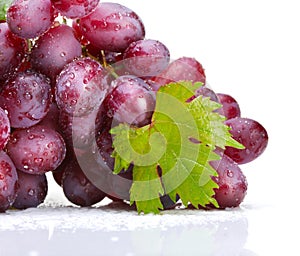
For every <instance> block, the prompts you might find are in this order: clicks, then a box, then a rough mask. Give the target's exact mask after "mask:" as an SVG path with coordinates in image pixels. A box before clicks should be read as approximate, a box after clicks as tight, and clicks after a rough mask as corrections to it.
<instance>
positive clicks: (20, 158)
mask: <svg viewBox="0 0 300 256" xmlns="http://www.w3.org/2000/svg"><path fill="white" fill-rule="evenodd" d="M6 147H7V151H8V154H9V156H10V157H11V158H12V160H13V162H14V163H15V166H16V168H17V169H18V170H21V171H24V172H27V173H29V174H43V173H46V172H48V171H52V170H54V169H56V168H57V167H58V166H59V165H60V164H61V162H62V161H63V159H64V158H65V154H66V146H65V142H64V140H63V138H62V137H61V135H60V134H59V133H58V132H56V131H54V130H52V129H50V128H48V127H45V126H42V125H36V126H33V127H30V128H28V129H16V130H14V131H13V132H12V134H11V138H10V140H9V142H8V144H7V146H6Z"/></svg>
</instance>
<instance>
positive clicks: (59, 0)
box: [51, 0, 99, 19]
mask: <svg viewBox="0 0 300 256" xmlns="http://www.w3.org/2000/svg"><path fill="white" fill-rule="evenodd" d="M51 2H52V4H53V6H54V7H55V8H56V9H57V10H58V11H59V12H60V14H61V15H63V16H66V17H67V18H70V19H75V18H81V17H83V16H86V15H88V14H89V13H91V12H92V11H93V10H94V9H95V8H96V6H97V5H98V3H99V0H51Z"/></svg>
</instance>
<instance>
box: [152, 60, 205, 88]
mask: <svg viewBox="0 0 300 256" xmlns="http://www.w3.org/2000/svg"><path fill="white" fill-rule="evenodd" d="M154 81H155V82H156V83H157V84H158V85H160V86H162V85H165V84H168V83H171V82H179V81H191V82H202V83H203V84H205V82H206V76H205V72H204V69H203V67H202V65H201V64H200V62H198V61H197V60H196V59H194V58H189V57H182V58H179V59H177V60H175V61H173V62H171V63H170V64H169V66H168V67H167V68H166V69H165V70H164V71H163V72H162V73H160V74H159V75H157V76H156V77H155V78H154Z"/></svg>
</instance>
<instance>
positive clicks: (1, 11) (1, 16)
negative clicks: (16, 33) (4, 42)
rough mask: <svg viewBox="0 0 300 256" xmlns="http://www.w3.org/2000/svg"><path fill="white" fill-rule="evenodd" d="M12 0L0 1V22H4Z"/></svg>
mask: <svg viewBox="0 0 300 256" xmlns="http://www.w3.org/2000/svg"><path fill="white" fill-rule="evenodd" d="M12 1H13V0H0V20H6V12H7V9H8V8H9V6H10V4H11V3H12Z"/></svg>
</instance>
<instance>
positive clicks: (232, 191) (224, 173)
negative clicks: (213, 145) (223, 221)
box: [210, 154, 248, 209]
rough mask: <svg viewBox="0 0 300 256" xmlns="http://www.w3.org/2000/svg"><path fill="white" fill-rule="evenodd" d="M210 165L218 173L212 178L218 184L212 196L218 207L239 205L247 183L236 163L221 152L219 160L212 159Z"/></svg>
mask: <svg viewBox="0 0 300 256" xmlns="http://www.w3.org/2000/svg"><path fill="white" fill-rule="evenodd" d="M211 166H212V167H213V168H214V169H215V170H216V171H217V173H218V176H217V177H213V178H212V179H213V180H214V181H215V182H216V183H217V184H218V186H219V188H218V189H215V195H214V197H215V199H216V200H217V202H218V204H219V207H220V209H224V208H227V207H237V206H239V205H240V204H241V202H242V201H243V200H244V198H245V196H246V193H247V188H248V183H247V180H246V177H245V175H244V174H243V173H242V171H241V169H240V167H239V166H238V164H237V163H235V162H234V161H233V160H232V159H231V158H230V157H228V156H227V155H225V154H223V155H222V157H221V160H218V161H212V162H211ZM210 207H212V206H210Z"/></svg>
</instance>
